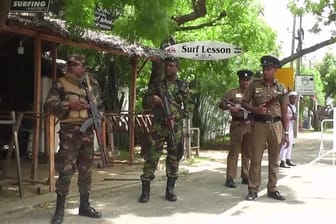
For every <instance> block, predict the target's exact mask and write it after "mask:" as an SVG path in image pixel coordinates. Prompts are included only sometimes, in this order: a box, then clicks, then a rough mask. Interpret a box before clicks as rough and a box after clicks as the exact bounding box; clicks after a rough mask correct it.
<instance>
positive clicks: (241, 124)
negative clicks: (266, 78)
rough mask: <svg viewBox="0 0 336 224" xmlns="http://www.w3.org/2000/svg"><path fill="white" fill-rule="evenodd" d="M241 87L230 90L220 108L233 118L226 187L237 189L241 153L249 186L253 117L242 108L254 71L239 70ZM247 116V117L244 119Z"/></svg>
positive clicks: (244, 174)
mask: <svg viewBox="0 0 336 224" xmlns="http://www.w3.org/2000/svg"><path fill="white" fill-rule="evenodd" d="M237 75H238V76H239V87H238V88H235V89H231V90H229V91H228V92H227V93H226V94H225V96H224V97H223V99H222V101H221V102H220V104H219V107H220V108H221V109H223V110H229V111H230V113H231V116H232V120H231V125H230V151H229V153H228V156H227V166H226V180H225V186H227V187H229V188H235V187H236V184H235V182H234V179H235V178H236V175H237V163H238V156H239V153H241V178H242V184H248V172H249V167H250V159H251V117H250V116H248V115H249V114H248V113H247V111H245V114H244V112H243V111H242V109H240V108H239V107H241V101H242V100H243V96H244V93H245V92H246V90H247V87H248V85H249V83H250V80H251V77H252V75H253V72H252V71H249V70H239V71H238V72H237ZM244 115H245V117H244Z"/></svg>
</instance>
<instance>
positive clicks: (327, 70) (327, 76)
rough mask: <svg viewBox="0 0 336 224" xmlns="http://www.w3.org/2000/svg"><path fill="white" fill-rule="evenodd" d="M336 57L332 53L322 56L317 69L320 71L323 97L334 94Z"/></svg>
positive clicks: (335, 90) (335, 93)
mask: <svg viewBox="0 0 336 224" xmlns="http://www.w3.org/2000/svg"><path fill="white" fill-rule="evenodd" d="M335 63H336V58H335V56H334V55H333V54H331V53H328V54H326V55H325V56H324V58H323V61H322V63H321V64H320V65H318V67H317V69H318V71H319V73H320V76H321V79H322V80H323V85H324V88H325V94H326V95H325V98H327V97H330V96H332V97H335V96H336V65H335Z"/></svg>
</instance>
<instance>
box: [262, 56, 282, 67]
mask: <svg viewBox="0 0 336 224" xmlns="http://www.w3.org/2000/svg"><path fill="white" fill-rule="evenodd" d="M260 62H261V66H263V67H264V66H271V67H274V68H280V67H281V66H280V61H279V60H278V59H277V58H276V57H273V56H271V55H265V56H262V57H261V59H260Z"/></svg>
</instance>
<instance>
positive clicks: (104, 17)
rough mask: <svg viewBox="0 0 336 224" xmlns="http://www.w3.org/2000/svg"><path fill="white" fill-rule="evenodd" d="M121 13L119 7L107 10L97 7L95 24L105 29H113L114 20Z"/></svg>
mask: <svg viewBox="0 0 336 224" xmlns="http://www.w3.org/2000/svg"><path fill="white" fill-rule="evenodd" d="M120 14H121V10H120V9H118V8H115V9H113V10H107V9H102V8H98V7H97V8H96V10H95V24H96V26H98V27H99V28H101V29H103V30H111V29H112V27H113V21H114V20H115V19H116V18H118V17H119V16H120Z"/></svg>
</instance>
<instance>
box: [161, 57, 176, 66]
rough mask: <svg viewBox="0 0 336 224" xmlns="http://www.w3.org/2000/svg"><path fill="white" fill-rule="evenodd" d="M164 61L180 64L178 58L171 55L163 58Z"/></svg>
mask: <svg viewBox="0 0 336 224" xmlns="http://www.w3.org/2000/svg"><path fill="white" fill-rule="evenodd" d="M164 62H165V63H167V62H174V63H175V64H177V65H179V64H180V60H179V59H178V58H177V57H173V56H168V57H166V58H165V59H164Z"/></svg>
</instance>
